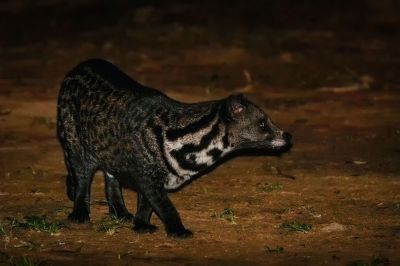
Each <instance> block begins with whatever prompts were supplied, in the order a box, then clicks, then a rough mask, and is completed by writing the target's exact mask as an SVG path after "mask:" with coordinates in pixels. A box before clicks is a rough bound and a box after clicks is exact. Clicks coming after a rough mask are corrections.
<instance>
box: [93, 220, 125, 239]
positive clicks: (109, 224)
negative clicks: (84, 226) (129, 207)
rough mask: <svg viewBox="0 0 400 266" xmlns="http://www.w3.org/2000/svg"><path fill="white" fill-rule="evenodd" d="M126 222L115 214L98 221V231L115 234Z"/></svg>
mask: <svg viewBox="0 0 400 266" xmlns="http://www.w3.org/2000/svg"><path fill="white" fill-rule="evenodd" d="M124 223H125V220H124V219H120V218H118V217H117V216H114V215H113V216H110V217H105V218H103V219H101V220H100V221H99V222H98V223H97V227H96V232H99V233H106V234H107V235H113V234H115V233H117V231H118V229H119V228H121V227H123V224H124Z"/></svg>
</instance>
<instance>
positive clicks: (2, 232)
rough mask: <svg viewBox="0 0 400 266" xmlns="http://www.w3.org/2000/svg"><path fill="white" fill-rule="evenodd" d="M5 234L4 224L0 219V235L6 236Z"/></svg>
mask: <svg viewBox="0 0 400 266" xmlns="http://www.w3.org/2000/svg"><path fill="white" fill-rule="evenodd" d="M6 235H7V230H6V228H5V225H4V224H3V222H2V221H0V236H6Z"/></svg>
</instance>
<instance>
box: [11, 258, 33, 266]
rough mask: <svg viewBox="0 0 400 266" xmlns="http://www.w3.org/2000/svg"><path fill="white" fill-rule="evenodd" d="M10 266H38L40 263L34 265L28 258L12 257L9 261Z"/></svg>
mask: <svg viewBox="0 0 400 266" xmlns="http://www.w3.org/2000/svg"><path fill="white" fill-rule="evenodd" d="M10 265H13V266H39V265H40V263H36V262H34V261H33V260H31V259H30V258H28V257H25V256H24V257H20V258H14V257H12V258H11V259H10Z"/></svg>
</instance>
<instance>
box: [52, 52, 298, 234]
mask: <svg viewBox="0 0 400 266" xmlns="http://www.w3.org/2000/svg"><path fill="white" fill-rule="evenodd" d="M57 130H58V136H59V139H60V142H61V144H62V147H63V149H64V155H65V163H66V167H67V170H68V176H67V194H68V197H69V198H70V199H71V200H72V201H74V209H73V211H72V213H71V214H70V215H69V218H70V219H71V220H73V221H76V222H85V221H87V220H89V212H90V184H91V182H92V177H93V174H94V172H95V171H97V170H102V171H103V172H104V173H105V181H106V196H107V201H108V204H109V209H110V213H112V214H115V215H117V216H119V217H122V218H126V219H132V218H133V216H132V215H131V214H130V213H129V212H128V210H127V209H126V207H125V204H124V200H123V196H122V192H121V187H123V186H124V187H128V188H132V189H135V190H136V191H137V195H138V201H137V205H138V206H137V213H136V215H135V217H134V224H135V226H134V229H135V231H136V232H152V231H154V230H155V229H156V228H155V226H153V225H151V224H150V217H151V215H152V213H153V212H155V213H156V214H157V215H158V216H159V217H160V219H161V220H162V221H163V223H164V225H165V228H166V231H167V233H168V234H169V235H171V236H177V237H188V236H191V234H192V233H191V232H190V231H189V230H187V229H185V228H184V226H183V225H182V222H181V219H180V217H179V214H178V212H177V211H176V209H175V207H174V205H173V204H172V203H171V201H170V200H169V198H168V195H167V192H168V191H170V190H175V189H178V188H180V187H181V186H182V185H184V184H185V183H187V182H188V181H189V180H190V179H192V178H193V177H194V176H199V175H201V174H202V173H203V172H204V171H205V170H207V169H209V167H210V166H212V165H213V164H215V163H216V162H217V161H218V160H219V159H221V158H222V157H223V156H225V155H226V154H228V153H230V152H231V151H234V150H238V149H243V148H270V149H278V150H279V149H281V150H283V149H284V148H287V147H288V146H289V142H290V139H289V135H288V134H286V135H285V134H284V133H283V131H281V130H280V129H278V128H277V127H276V126H275V125H273V124H272V122H271V120H270V119H269V118H268V117H267V116H266V114H265V113H264V112H263V111H262V110H261V109H260V108H258V107H257V106H255V105H254V104H252V103H251V102H250V101H248V100H247V99H246V98H244V97H243V96H241V95H239V96H230V97H228V98H226V99H222V100H217V101H209V102H202V103H195V104H187V103H181V102H178V101H175V100H173V99H171V98H169V97H168V96H166V95H164V94H163V93H161V92H159V91H157V90H155V89H152V88H148V87H145V86H143V85H141V84H139V83H137V82H136V81H134V80H133V79H131V78H130V77H129V76H127V75H126V74H124V73H123V72H121V71H120V70H119V69H118V68H116V67H115V66H114V65H112V64H111V63H109V62H107V61H104V60H100V59H92V60H88V61H86V62H83V63H81V64H79V65H78V66H77V67H75V68H74V69H73V70H72V71H71V72H70V73H68V74H67V76H66V77H65V79H64V81H63V83H62V86H61V90H60V94H59V99H58V120H57Z"/></svg>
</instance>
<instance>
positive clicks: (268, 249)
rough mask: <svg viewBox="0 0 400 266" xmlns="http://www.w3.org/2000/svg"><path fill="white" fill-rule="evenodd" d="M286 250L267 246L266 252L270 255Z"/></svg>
mask: <svg viewBox="0 0 400 266" xmlns="http://www.w3.org/2000/svg"><path fill="white" fill-rule="evenodd" d="M284 250H285V249H284V248H283V247H281V246H276V247H270V246H266V247H265V251H266V252H268V253H282V252H283V251H284Z"/></svg>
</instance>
